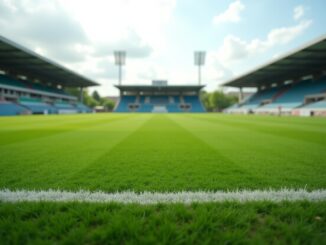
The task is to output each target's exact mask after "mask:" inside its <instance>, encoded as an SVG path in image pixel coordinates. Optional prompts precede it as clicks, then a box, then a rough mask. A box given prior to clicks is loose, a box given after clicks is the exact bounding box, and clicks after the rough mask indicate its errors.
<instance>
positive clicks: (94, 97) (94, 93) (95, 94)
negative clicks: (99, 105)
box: [92, 90, 101, 102]
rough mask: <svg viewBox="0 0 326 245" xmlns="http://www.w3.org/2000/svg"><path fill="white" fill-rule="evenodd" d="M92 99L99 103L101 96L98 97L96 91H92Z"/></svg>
mask: <svg viewBox="0 0 326 245" xmlns="http://www.w3.org/2000/svg"><path fill="white" fill-rule="evenodd" d="M92 97H93V99H94V100H96V101H98V102H100V101H101V96H100V95H99V93H98V92H97V91H96V90H94V92H93V94H92Z"/></svg>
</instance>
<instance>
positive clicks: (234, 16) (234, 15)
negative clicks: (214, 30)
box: [213, 0, 245, 25]
mask: <svg viewBox="0 0 326 245" xmlns="http://www.w3.org/2000/svg"><path fill="white" fill-rule="evenodd" d="M244 9H245V5H244V4H243V3H242V2H241V1H240V0H236V1H235V2H233V3H231V4H230V5H229V7H228V8H227V9H226V10H225V11H224V12H223V13H221V14H219V15H217V16H215V17H214V18H213V23H214V24H216V25H217V24H220V23H225V22H233V23H236V22H239V21H240V20H241V17H240V13H241V12H242V11H243V10H244Z"/></svg>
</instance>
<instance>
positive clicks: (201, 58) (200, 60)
mask: <svg viewBox="0 0 326 245" xmlns="http://www.w3.org/2000/svg"><path fill="white" fill-rule="evenodd" d="M205 56H206V52H205V51H195V65H196V66H198V84H199V85H201V67H202V66H203V65H205Z"/></svg>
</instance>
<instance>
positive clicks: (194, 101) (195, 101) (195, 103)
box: [183, 96, 205, 112]
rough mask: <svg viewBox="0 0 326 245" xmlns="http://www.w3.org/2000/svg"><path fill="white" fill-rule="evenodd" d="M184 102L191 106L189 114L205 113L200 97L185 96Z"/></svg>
mask: <svg viewBox="0 0 326 245" xmlns="http://www.w3.org/2000/svg"><path fill="white" fill-rule="evenodd" d="M183 98H184V101H185V103H187V104H191V109H190V110H189V112H205V109H204V107H203V105H202V103H201V101H200V99H199V97H198V96H184V97H183Z"/></svg>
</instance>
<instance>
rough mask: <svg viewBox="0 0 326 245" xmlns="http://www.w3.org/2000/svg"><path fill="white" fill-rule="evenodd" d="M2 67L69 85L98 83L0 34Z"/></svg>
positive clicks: (47, 80)
mask: <svg viewBox="0 0 326 245" xmlns="http://www.w3.org/2000/svg"><path fill="white" fill-rule="evenodd" d="M0 69H1V70H5V71H9V72H11V73H14V74H18V75H24V76H27V77H29V78H33V79H39V80H41V81H44V82H50V83H53V84H60V85H63V86H67V87H88V86H95V85H98V84H97V83H96V82H94V81H92V80H90V79H88V78H86V77H84V76H81V75H79V74H77V73H75V72H74V71H71V70H69V69H67V68H65V67H63V66H62V65H59V64H57V63H55V62H53V61H51V60H49V59H47V58H45V57H43V56H41V55H39V54H37V53H35V52H33V51H31V50H29V49H27V48H25V47H23V46H21V45H19V44H17V43H14V42H13V41H11V40H8V39H7V38H5V37H3V36H0Z"/></svg>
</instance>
